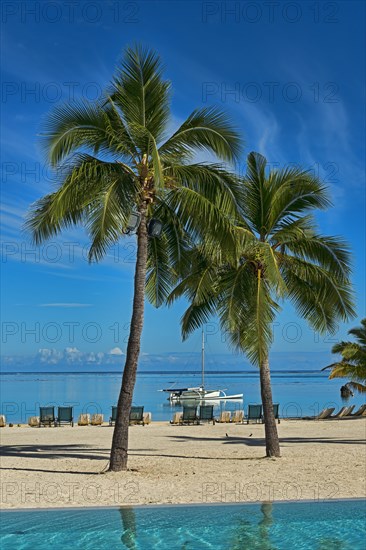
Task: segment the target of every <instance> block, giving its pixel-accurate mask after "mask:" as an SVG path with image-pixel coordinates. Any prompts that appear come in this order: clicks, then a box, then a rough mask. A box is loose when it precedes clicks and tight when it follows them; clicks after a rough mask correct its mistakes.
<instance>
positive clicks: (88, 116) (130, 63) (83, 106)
mask: <svg viewBox="0 0 366 550" xmlns="http://www.w3.org/2000/svg"><path fill="white" fill-rule="evenodd" d="M169 121H170V82H168V81H166V80H164V79H163V77H162V65H161V61H160V59H159V57H158V55H156V54H155V53H154V52H152V51H149V50H147V49H144V48H143V47H141V46H136V47H134V48H128V49H127V50H126V52H125V56H124V58H123V60H122V63H121V65H120V66H119V68H118V69H117V72H116V75H115V76H114V79H113V81H112V84H111V86H110V89H109V90H107V91H106V93H105V96H104V97H103V99H102V100H100V101H96V102H92V103H89V102H85V101H83V102H73V103H72V104H67V105H62V106H58V107H57V108H56V109H55V110H54V111H53V112H52V113H51V114H50V115H49V117H48V119H47V121H46V123H45V131H44V134H43V142H44V146H45V150H46V153H47V157H48V160H49V162H50V163H51V165H52V166H53V167H54V168H56V169H57V174H58V175H59V179H60V184H59V187H58V189H57V190H56V191H55V192H53V193H51V194H49V195H46V196H44V197H43V198H41V199H40V200H38V202H37V203H36V204H35V205H34V206H33V208H32V210H31V212H30V215H29V217H28V221H27V224H26V227H27V228H28V230H30V231H31V233H32V236H33V241H34V242H35V243H36V244H39V243H42V242H43V241H45V240H46V239H48V238H50V237H52V236H54V235H56V234H58V233H59V232H61V231H62V230H63V229H65V228H68V227H69V226H72V225H75V224H82V225H84V226H85V228H86V230H87V232H88V235H89V237H90V241H91V244H90V249H89V258H90V260H95V261H99V260H101V259H102V258H103V256H104V255H105V254H106V252H107V250H108V248H109V247H110V246H111V245H113V244H114V243H116V242H117V241H118V240H119V239H120V238H121V237H122V236H123V235H124V233H125V231H126V227H127V224H128V220H129V217H130V214H131V212H134V211H136V212H137V214H138V216H139V217H140V224H139V227H138V230H137V259H136V266H135V276H134V295H133V310H132V319H131V326H130V333H129V339H128V345H127V352H126V362H125V366H124V371H123V379H122V387H121V392H120V395H119V400H118V412H117V420H116V424H115V429H114V433H113V442H112V449H111V456H110V470H112V471H120V470H125V469H126V468H127V450H128V424H129V413H130V408H131V403H132V396H133V391H134V386H135V380H136V370H137V363H138V359H139V353H140V340H141V333H142V328H143V319H144V294H145V287H146V293H147V297H148V299H149V300H150V301H151V302H152V303H154V304H155V305H156V306H159V305H160V304H162V303H163V302H164V300H165V298H166V296H167V295H168V293H169V291H170V290H171V288H172V287H171V284H172V283H173V282H174V280H175V278H176V275H177V273H179V269H180V265H183V264H184V258H185V252H186V248H187V245H188V243H189V240H190V239H203V237H204V235H205V239H206V242H207V247H208V248H209V247H214V244H215V242H216V241H217V238H219V237H221V235H222V234H223V233H224V234H226V238H227V239H229V242H230V240H231V241H232V242H234V241H233V239H232V231H231V223H230V220H231V219H232V218H233V217H235V216H236V215H237V211H238V201H239V194H240V185H239V184H238V182H237V180H236V178H235V177H234V176H233V175H232V174H231V173H230V172H229V171H227V170H225V169H224V168H223V167H222V165H220V164H218V163H216V164H214V163H211V164H208V163H200V162H194V160H195V159H194V157H195V155H197V153H198V152H202V151H203V152H208V153H211V154H213V155H215V156H216V158H217V159H218V160H220V161H224V162H226V163H230V162H233V161H234V160H235V159H237V156H238V154H239V151H240V147H241V140H240V138H239V136H238V133H237V132H236V130H235V129H234V128H233V126H232V124H231V123H230V121H229V120H228V118H227V117H226V115H225V114H224V113H222V112H221V111H220V110H218V109H217V108H214V107H209V108H202V109H197V110H195V111H194V112H193V113H192V114H191V115H190V116H189V117H188V118H187V120H186V121H185V122H183V124H182V125H181V126H180V127H179V128H178V130H177V131H176V132H174V133H173V135H171V136H170V137H167V136H166V131H167V126H168V124H169ZM154 218H158V219H159V220H160V221H162V222H163V228H164V230H163V234H162V237H161V238H160V239H156V238H154V239H149V238H148V233H149V229H148V228H149V223H150V222H151V220H152V219H154Z"/></svg>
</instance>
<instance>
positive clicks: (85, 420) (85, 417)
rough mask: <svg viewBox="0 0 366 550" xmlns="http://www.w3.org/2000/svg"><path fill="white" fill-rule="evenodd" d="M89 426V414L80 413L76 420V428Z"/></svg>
mask: <svg viewBox="0 0 366 550" xmlns="http://www.w3.org/2000/svg"><path fill="white" fill-rule="evenodd" d="M89 424H90V414H88V413H81V415H80V416H79V418H78V426H89Z"/></svg>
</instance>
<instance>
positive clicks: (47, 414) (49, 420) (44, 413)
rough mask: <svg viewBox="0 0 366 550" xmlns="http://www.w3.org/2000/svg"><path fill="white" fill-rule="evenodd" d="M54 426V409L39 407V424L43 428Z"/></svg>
mask: <svg viewBox="0 0 366 550" xmlns="http://www.w3.org/2000/svg"><path fill="white" fill-rule="evenodd" d="M52 424H55V407H39V424H38V427H39V428H40V427H41V426H42V425H43V426H51V425H52Z"/></svg>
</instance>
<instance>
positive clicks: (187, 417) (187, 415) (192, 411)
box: [180, 405, 200, 424]
mask: <svg viewBox="0 0 366 550" xmlns="http://www.w3.org/2000/svg"><path fill="white" fill-rule="evenodd" d="M180 423H181V424H199V423H200V422H199V418H198V416H197V407H192V406H188V407H185V406H184V405H183V414H182V418H181V421H180Z"/></svg>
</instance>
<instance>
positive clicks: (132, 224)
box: [123, 212, 141, 235]
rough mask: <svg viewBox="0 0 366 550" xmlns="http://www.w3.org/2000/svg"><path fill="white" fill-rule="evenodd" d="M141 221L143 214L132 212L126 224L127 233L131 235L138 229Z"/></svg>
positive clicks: (125, 231)
mask: <svg viewBox="0 0 366 550" xmlns="http://www.w3.org/2000/svg"><path fill="white" fill-rule="evenodd" d="M140 222H141V214H140V213H139V212H131V214H130V217H129V218H128V222H127V225H126V229H125V230H124V231H123V233H125V234H126V235H129V234H130V233H132V232H133V231H137V229H138V227H139V225H140Z"/></svg>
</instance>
